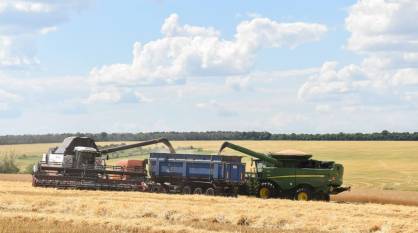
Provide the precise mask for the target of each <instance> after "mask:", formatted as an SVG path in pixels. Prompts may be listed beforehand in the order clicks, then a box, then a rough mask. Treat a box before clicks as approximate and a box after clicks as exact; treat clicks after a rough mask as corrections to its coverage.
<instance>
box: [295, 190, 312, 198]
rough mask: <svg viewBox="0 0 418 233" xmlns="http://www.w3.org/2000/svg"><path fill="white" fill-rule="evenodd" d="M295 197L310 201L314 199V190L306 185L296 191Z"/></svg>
mask: <svg viewBox="0 0 418 233" xmlns="http://www.w3.org/2000/svg"><path fill="white" fill-rule="evenodd" d="M294 199H295V200H297V201H309V200H311V199H312V192H311V190H310V189H309V188H306V187H302V188H299V189H297V190H296V192H295V197H294Z"/></svg>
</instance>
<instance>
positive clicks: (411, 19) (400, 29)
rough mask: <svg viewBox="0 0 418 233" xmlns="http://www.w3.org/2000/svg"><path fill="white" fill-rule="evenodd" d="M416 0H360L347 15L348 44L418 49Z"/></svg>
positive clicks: (380, 48) (365, 47)
mask: <svg viewBox="0 0 418 233" xmlns="http://www.w3.org/2000/svg"><path fill="white" fill-rule="evenodd" d="M417 14H418V2H417V1H415V0H402V1H392V0H365V1H358V2H357V3H356V4H354V5H353V6H352V7H351V8H350V11H349V15H348V17H347V18H346V26H347V30H348V31H350V32H351V36H350V38H349V40H348V45H347V46H348V48H349V49H352V50H356V51H388V50H394V51H399V50H402V51H411V50H414V51H418V42H417V36H418V31H417V27H416V16H417Z"/></svg>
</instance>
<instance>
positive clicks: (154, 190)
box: [150, 185, 160, 193]
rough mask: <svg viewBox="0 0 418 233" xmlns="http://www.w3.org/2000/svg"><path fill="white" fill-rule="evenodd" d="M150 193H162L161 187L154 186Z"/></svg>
mask: <svg viewBox="0 0 418 233" xmlns="http://www.w3.org/2000/svg"><path fill="white" fill-rule="evenodd" d="M150 191H151V192H152V193H159V192H160V186H157V185H155V186H152V187H151V189H150Z"/></svg>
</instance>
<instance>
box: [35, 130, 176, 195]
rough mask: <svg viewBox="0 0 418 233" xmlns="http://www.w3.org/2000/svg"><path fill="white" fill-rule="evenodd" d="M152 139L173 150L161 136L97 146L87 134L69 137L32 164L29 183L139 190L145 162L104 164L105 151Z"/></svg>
mask: <svg viewBox="0 0 418 233" xmlns="http://www.w3.org/2000/svg"><path fill="white" fill-rule="evenodd" d="M156 143H163V144H165V145H166V146H167V147H168V148H169V150H170V152H172V153H175V151H174V149H173V147H172V146H171V144H170V142H169V141H168V140H167V139H164V138H162V139H156V140H150V141H145V142H140V143H135V144H130V145H124V146H119V147H113V148H108V149H104V150H99V149H98V147H97V145H96V144H95V142H94V141H93V140H92V139H90V138H86V137H69V138H66V139H65V140H64V141H63V143H62V144H61V145H60V146H59V147H56V148H51V149H50V150H49V151H48V153H47V154H44V155H43V157H42V160H41V161H40V162H39V163H38V164H37V165H35V166H34V171H33V176H32V179H33V181H32V184H33V186H43V187H57V188H79V189H104V190H137V191H141V190H144V189H146V185H145V183H144V182H145V181H146V177H147V171H146V169H145V162H144V161H136V162H132V160H130V162H127V163H126V164H117V165H115V166H111V165H106V157H107V156H106V155H107V154H108V153H112V152H116V151H121V150H127V149H131V148H136V147H142V146H147V145H151V144H156ZM132 163H135V164H136V166H133V165H132Z"/></svg>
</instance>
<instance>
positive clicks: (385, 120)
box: [0, 0, 418, 135]
mask: <svg viewBox="0 0 418 233" xmlns="http://www.w3.org/2000/svg"><path fill="white" fill-rule="evenodd" d="M417 15H418V2H417V1H415V0H399V1H392V0H361V1H354V0H352V1H348V0H346V1H308V0H306V1H302V0H298V1H263V2H262V3H260V2H259V1H251V0H231V1H175V0H126V1H111V0H101V1H100V0H96V1H95V0H67V1H58V0H57V1H52V0H0V134H1V135H6V134H43V133H63V132H69V133H74V132H92V133H95V132H102V131H106V132H149V131H212V130H233V131H253V130H254V131H269V132H273V133H293V132H295V133H337V132H349V133H350V132H351V133H352V132H379V131H382V130H389V131H409V132H414V131H418V121H417V116H418V27H417V26H416V20H417Z"/></svg>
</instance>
